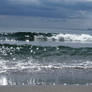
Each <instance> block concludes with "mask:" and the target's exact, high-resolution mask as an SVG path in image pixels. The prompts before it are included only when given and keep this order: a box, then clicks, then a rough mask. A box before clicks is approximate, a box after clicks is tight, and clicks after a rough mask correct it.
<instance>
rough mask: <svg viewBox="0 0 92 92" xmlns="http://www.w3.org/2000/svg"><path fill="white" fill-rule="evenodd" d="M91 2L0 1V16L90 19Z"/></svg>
mask: <svg viewBox="0 0 92 92" xmlns="http://www.w3.org/2000/svg"><path fill="white" fill-rule="evenodd" d="M91 12H92V0H0V15H15V16H36V17H50V18H51V17H52V18H53V17H54V18H83V17H91Z"/></svg>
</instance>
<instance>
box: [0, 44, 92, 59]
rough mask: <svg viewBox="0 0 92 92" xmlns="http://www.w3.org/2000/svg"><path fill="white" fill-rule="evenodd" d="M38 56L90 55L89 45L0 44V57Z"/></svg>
mask: <svg viewBox="0 0 92 92" xmlns="http://www.w3.org/2000/svg"><path fill="white" fill-rule="evenodd" d="M31 56H32V57H38V58H43V57H46V58H49V57H52V58H55V57H61V58H62V56H63V57H66V56H69V57H74V56H81V57H83V58H84V57H88V56H90V57H91V56H92V48H91V47H81V48H72V47H68V46H56V47H51V46H35V45H28V44H25V45H16V44H14V45H10V44H0V58H4V59H5V58H6V59H11V58H14V57H15V58H18V59H23V58H24V59H25V58H28V57H31Z"/></svg>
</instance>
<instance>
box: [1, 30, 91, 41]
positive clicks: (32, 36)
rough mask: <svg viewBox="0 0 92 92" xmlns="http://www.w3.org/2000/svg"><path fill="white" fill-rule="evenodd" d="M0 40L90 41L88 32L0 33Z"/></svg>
mask: <svg viewBox="0 0 92 92" xmlns="http://www.w3.org/2000/svg"><path fill="white" fill-rule="evenodd" d="M0 41H2V42H3V41H11V42H13V41H26V42H30V41H60V42H64V41H69V42H76V41H77V42H92V35H89V34H62V33H31V32H16V33H0Z"/></svg>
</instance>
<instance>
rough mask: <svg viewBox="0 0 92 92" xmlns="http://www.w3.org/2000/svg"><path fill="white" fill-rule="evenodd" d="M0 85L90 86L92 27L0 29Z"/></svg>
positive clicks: (91, 81)
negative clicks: (0, 30)
mask: <svg viewBox="0 0 92 92" xmlns="http://www.w3.org/2000/svg"><path fill="white" fill-rule="evenodd" d="M0 85H32V86H34V85H92V30H91V29H85V30H82V29H77V30H75V29H66V30H64V29H54V31H53V30H52V29H46V30H45V29H44V28H43V29H40V28H39V30H37V29H35V30H32V29H30V31H17V29H16V30H15V31H6V32H3V31H2V32H0Z"/></svg>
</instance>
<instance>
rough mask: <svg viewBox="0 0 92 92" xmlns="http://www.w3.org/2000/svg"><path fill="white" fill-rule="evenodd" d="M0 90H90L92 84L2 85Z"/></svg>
mask: <svg viewBox="0 0 92 92" xmlns="http://www.w3.org/2000/svg"><path fill="white" fill-rule="evenodd" d="M0 92H92V86H22V87H17V86H12V87H10V86H6V87H4V86H3V87H0Z"/></svg>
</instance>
